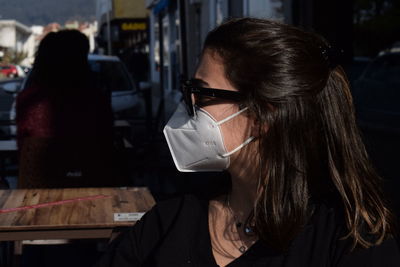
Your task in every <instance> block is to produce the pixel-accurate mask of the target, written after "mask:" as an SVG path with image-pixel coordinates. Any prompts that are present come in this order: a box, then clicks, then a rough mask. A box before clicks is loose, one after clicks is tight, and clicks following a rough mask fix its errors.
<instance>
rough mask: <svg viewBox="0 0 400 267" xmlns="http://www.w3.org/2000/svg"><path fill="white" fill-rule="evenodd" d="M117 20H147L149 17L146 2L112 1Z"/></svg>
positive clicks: (141, 0) (133, 0) (135, 0)
mask: <svg viewBox="0 0 400 267" xmlns="http://www.w3.org/2000/svg"><path fill="white" fill-rule="evenodd" d="M112 1H113V9H114V18H115V19H134V18H145V17H147V16H148V12H149V11H148V10H147V8H146V3H145V0H112Z"/></svg>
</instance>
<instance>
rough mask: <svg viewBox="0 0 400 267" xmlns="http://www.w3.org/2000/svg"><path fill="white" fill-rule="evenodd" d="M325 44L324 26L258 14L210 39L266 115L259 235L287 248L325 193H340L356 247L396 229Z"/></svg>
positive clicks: (254, 108) (232, 77) (209, 46)
mask: <svg viewBox="0 0 400 267" xmlns="http://www.w3.org/2000/svg"><path fill="white" fill-rule="evenodd" d="M328 47H329V45H328V43H327V42H326V41H325V40H324V39H323V38H322V37H320V36H318V35H317V34H314V33H309V32H306V31H303V30H301V29H298V28H296V27H293V26H289V25H285V24H282V23H278V22H273V21H269V20H262V19H254V18H240V19H232V20H229V21H227V22H225V23H223V24H222V25H220V26H219V27H217V28H216V29H214V30H213V31H211V32H210V33H209V34H208V36H207V38H206V41H205V45H204V49H205V50H204V51H211V52H215V53H216V54H217V55H218V56H219V57H220V58H222V61H223V63H224V66H225V74H226V77H227V79H228V80H229V81H230V82H231V83H232V84H233V85H234V86H235V87H236V88H237V89H238V90H239V91H241V92H243V93H244V94H245V95H246V101H245V103H244V104H245V105H246V106H247V107H249V110H250V114H251V115H252V116H254V117H255V119H256V121H257V122H258V123H259V125H260V138H259V144H260V145H259V153H260V163H261V174H262V175H260V179H261V180H260V188H259V190H260V196H259V197H258V200H257V203H256V206H255V207H256V208H255V210H254V218H253V221H254V223H255V228H256V232H257V234H258V235H259V237H260V238H261V239H264V240H265V241H266V242H268V243H269V244H270V245H271V246H273V247H275V248H277V249H280V250H285V249H287V248H288V246H289V244H290V242H291V241H292V240H293V239H294V237H295V236H296V235H297V234H298V233H299V231H300V230H301V228H302V227H303V226H304V225H305V224H306V223H307V221H308V220H309V218H310V214H311V213H312V212H311V208H310V207H312V203H316V202H319V201H323V200H326V199H334V200H335V201H334V202H336V203H339V207H340V210H341V211H343V214H344V217H343V218H344V222H343V223H346V225H347V230H348V235H347V236H346V238H348V237H350V238H352V239H353V241H354V242H353V245H354V247H356V246H361V247H370V246H372V245H374V244H380V243H381V242H382V241H383V240H384V239H385V238H386V237H388V236H390V235H391V231H392V222H391V221H392V219H391V213H390V211H389V210H388V208H387V207H386V204H385V202H384V200H383V197H382V192H381V190H380V188H381V187H380V178H379V176H378V175H377V174H376V173H375V171H374V169H373V168H372V166H371V164H370V161H369V159H368V155H367V153H366V150H365V147H364V144H363V142H362V140H361V137H360V134H359V132H358V129H357V127H356V123H355V117H354V110H353V104H352V97H351V94H350V90H349V83H348V81H347V78H346V75H345V73H344V71H343V69H342V68H341V67H340V66H336V67H332V65H331V62H329V59H327V58H326V55H325V50H326V49H328ZM271 107H272V108H271ZM263 125H268V131H265V130H264V129H265V127H263ZM371 237H372V238H371Z"/></svg>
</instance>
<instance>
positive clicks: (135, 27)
mask: <svg viewBox="0 0 400 267" xmlns="http://www.w3.org/2000/svg"><path fill="white" fill-rule="evenodd" d="M121 29H122V30H123V31H145V30H147V24H146V23H145V22H125V23H122V25H121Z"/></svg>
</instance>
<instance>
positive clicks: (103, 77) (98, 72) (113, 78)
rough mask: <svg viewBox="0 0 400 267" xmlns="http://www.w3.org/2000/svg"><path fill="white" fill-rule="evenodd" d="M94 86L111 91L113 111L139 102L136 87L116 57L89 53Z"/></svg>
mask: <svg viewBox="0 0 400 267" xmlns="http://www.w3.org/2000/svg"><path fill="white" fill-rule="evenodd" d="M89 66H90V69H91V71H92V74H93V76H94V77H93V78H94V79H93V80H94V83H95V86H98V87H100V88H102V89H104V90H106V91H108V92H111V106H112V109H113V111H114V113H116V114H118V113H119V112H122V111H125V110H128V109H132V108H134V107H135V106H136V105H137V104H138V102H139V96H138V93H139V91H138V89H137V88H136V84H135V82H134V81H133V79H132V77H131V75H130V74H129V72H128V70H127V69H126V67H125V65H124V64H123V63H122V62H121V61H120V59H119V58H118V57H113V56H102V55H89Z"/></svg>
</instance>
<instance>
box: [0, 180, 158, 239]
mask: <svg viewBox="0 0 400 267" xmlns="http://www.w3.org/2000/svg"><path fill="white" fill-rule="evenodd" d="M98 195H104V196H106V197H105V198H99V199H91V200H74V201H72V202H68V203H63V204H59V205H49V206H46V207H40V208H29V209H24V210H19V211H14V212H7V213H1V211H0V241H16V240H37V239H88V238H110V237H111V235H112V234H113V232H115V231H117V232H118V231H119V230H120V229H121V228H124V227H129V226H132V225H133V224H134V223H135V222H134V221H128V222H123V221H122V222H121V221H114V213H133V212H146V211H148V210H149V209H150V208H151V207H152V206H153V205H154V204H155V201H154V199H153V197H152V195H151V194H150V192H149V191H148V190H147V189H146V188H143V187H142V188H74V189H72V188H64V189H19V190H0V209H1V210H4V209H10V208H16V207H22V206H30V205H36V204H41V203H52V202H53V203H54V202H57V201H61V200H71V199H77V198H87V197H93V196H98Z"/></svg>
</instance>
